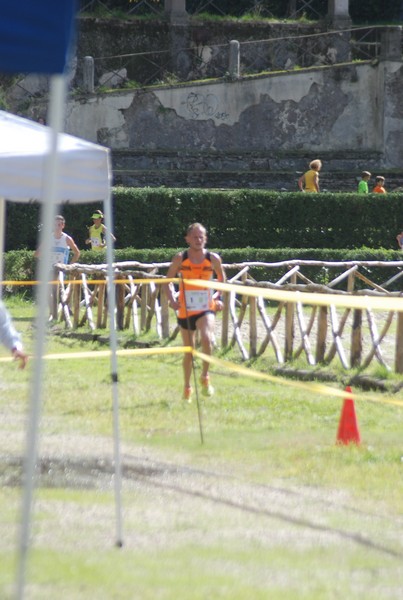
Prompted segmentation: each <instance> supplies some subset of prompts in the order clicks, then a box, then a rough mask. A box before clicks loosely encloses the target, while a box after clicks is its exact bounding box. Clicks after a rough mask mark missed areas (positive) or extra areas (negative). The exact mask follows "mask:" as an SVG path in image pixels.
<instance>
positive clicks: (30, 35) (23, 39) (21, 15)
mask: <svg viewBox="0 0 403 600" xmlns="http://www.w3.org/2000/svg"><path fill="white" fill-rule="evenodd" d="M75 12H76V0H0V72H3V73H46V74H56V73H63V71H64V69H65V66H66V61H67V57H68V55H69V49H70V42H71V39H72V32H73V25H74V17H75Z"/></svg>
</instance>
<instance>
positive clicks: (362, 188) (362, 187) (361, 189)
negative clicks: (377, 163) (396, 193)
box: [357, 171, 371, 194]
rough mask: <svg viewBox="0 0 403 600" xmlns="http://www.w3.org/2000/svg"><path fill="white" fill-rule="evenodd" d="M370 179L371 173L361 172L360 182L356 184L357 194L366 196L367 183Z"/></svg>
mask: <svg viewBox="0 0 403 600" xmlns="http://www.w3.org/2000/svg"><path fill="white" fill-rule="evenodd" d="M370 178H371V173H370V172H369V171H363V172H362V173H361V180H360V181H359V183H358V190H357V191H358V193H359V194H368V181H369V180H370Z"/></svg>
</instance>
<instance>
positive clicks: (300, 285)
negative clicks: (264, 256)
mask: <svg viewBox="0 0 403 600" xmlns="http://www.w3.org/2000/svg"><path fill="white" fill-rule="evenodd" d="M168 266H169V263H156V264H142V263H137V262H125V263H116V264H115V265H114V271H115V278H116V282H115V285H116V307H117V309H116V324H117V328H118V329H120V330H124V329H125V330H127V329H132V331H133V334H134V336H136V337H138V336H140V335H141V334H143V333H145V332H149V331H150V330H151V329H152V328H154V329H155V332H156V335H157V337H158V338H160V339H161V340H162V339H169V338H171V339H173V338H175V336H176V335H177V334H178V331H179V330H178V327H177V324H176V318H175V315H174V313H173V312H172V311H171V310H170V309H169V307H168V302H167V298H166V294H165V293H163V292H162V287H163V286H164V285H172V284H168V283H167V282H166V278H165V275H164V274H163V273H161V271H162V272H164V273H165V272H166V270H167V268H168ZM304 267H310V268H312V267H318V269H324V268H325V269H328V271H329V272H330V271H331V270H332V269H334V268H337V269H338V270H339V271H340V269H342V270H343V272H342V273H341V274H340V275H338V276H337V277H335V278H334V279H331V280H330V281H329V282H328V283H327V284H326V285H323V284H317V283H314V282H313V281H312V280H311V279H309V278H308V277H306V276H305V275H304V274H303V273H302V272H301V271H302V269H303V268H304ZM372 267H381V268H382V269H384V270H385V278H386V280H385V282H384V283H382V284H381V285H379V284H377V283H374V282H373V281H371V279H370V278H369V277H368V276H367V275H366V274H364V273H362V271H363V270H366V269H368V268H372ZM58 268H59V278H60V280H59V303H58V310H57V314H56V309H55V314H54V317H55V318H58V319H60V320H64V322H65V324H66V327H68V328H71V329H75V328H78V327H82V326H84V325H87V326H88V327H89V328H90V330H91V331H95V330H96V329H101V328H105V327H107V318H108V317H107V310H106V308H107V300H106V295H105V294H106V292H105V289H106V283H104V282H105V280H106V265H59V266H58ZM224 268H225V270H226V272H227V275H228V282H230V283H231V282H232V283H238V284H241V285H242V286H243V287H244V288H245V293H239V292H235V291H230V292H225V293H224V295H223V300H224V308H223V311H222V314H221V316H220V317H219V318H218V319H217V339H220V340H221V343H220V345H221V347H222V348H232V347H233V348H237V349H238V351H239V352H240V355H241V357H242V359H244V360H248V359H250V358H254V357H257V356H261V355H263V354H265V356H267V357H268V358H269V359H271V360H273V361H275V362H276V363H278V364H284V363H286V362H289V361H292V360H295V359H297V358H299V357H305V360H306V362H307V363H308V364H309V365H312V366H313V365H318V364H330V363H331V362H333V361H335V362H336V361H337V360H338V361H339V362H340V364H341V365H342V367H344V368H345V369H349V368H352V367H359V368H360V369H365V368H367V367H368V366H369V365H370V364H371V363H372V362H373V361H374V360H376V361H377V362H378V363H379V364H380V365H382V366H383V367H384V368H385V369H388V370H394V371H396V372H397V373H403V312H400V311H399V312H398V311H381V312H379V311H377V312H374V311H372V310H371V308H366V309H365V310H364V309H361V308H360V309H350V308H344V309H340V308H336V307H335V306H334V305H330V306H328V307H327V306H314V305H307V304H304V302H303V293H304V292H316V293H319V294H329V293H332V294H339V295H341V296H346V297H348V296H351V295H352V294H354V295H366V296H376V297H379V296H381V297H390V296H393V297H400V296H401V295H402V294H403V292H401V291H400V289H401V282H402V277H403V261H394V262H380V261H379V262H375V261H368V262H363V261H357V262H345V263H342V262H323V261H303V260H293V261H285V262H282V263H262V262H253V263H238V264H226V265H224ZM257 268H259V269H260V270H261V269H265V272H267V273H268V274H270V271H273V269H276V272H278V269H283V270H284V274H283V275H282V276H281V277H280V278H279V279H278V280H277V281H275V282H270V281H264V282H262V281H259V282H258V281H256V280H255V279H254V278H253V276H252V274H251V273H252V272H253V270H254V269H257ZM233 271H235V274H234V275H232V276H230V274H231V273H232V272H233ZM388 271H389V275H388V274H387V273H388ZM358 281H360V282H362V283H361V285H365V286H367V287H366V288H365V289H357V287H356V284H357V282H358ZM77 282H78V283H77ZM93 282H95V283H93ZM251 285H252V286H254V287H260V288H262V289H276V290H279V289H280V290H287V291H298V292H301V294H300V295H299V300H298V301H297V302H272V301H267V300H264V299H263V298H262V297H252V296H250V295H248V289H247V288H248V287H249V286H251ZM343 286H344V287H345V289H341V287H343ZM392 287H393V289H390V288H392ZM402 303H403V297H402Z"/></svg>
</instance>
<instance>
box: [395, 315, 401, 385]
mask: <svg viewBox="0 0 403 600" xmlns="http://www.w3.org/2000/svg"><path fill="white" fill-rule="evenodd" d="M395 371H396V373H403V313H402V312H398V313H397V328H396V353H395Z"/></svg>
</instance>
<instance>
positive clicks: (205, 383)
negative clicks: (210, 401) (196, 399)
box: [200, 375, 214, 397]
mask: <svg viewBox="0 0 403 600" xmlns="http://www.w3.org/2000/svg"><path fill="white" fill-rule="evenodd" d="M200 383H201V386H202V394H203V396H208V397H209V396H212V395H213V394H214V388H213V386H212V385H211V383H210V377H209V376H208V375H207V377H200Z"/></svg>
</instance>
